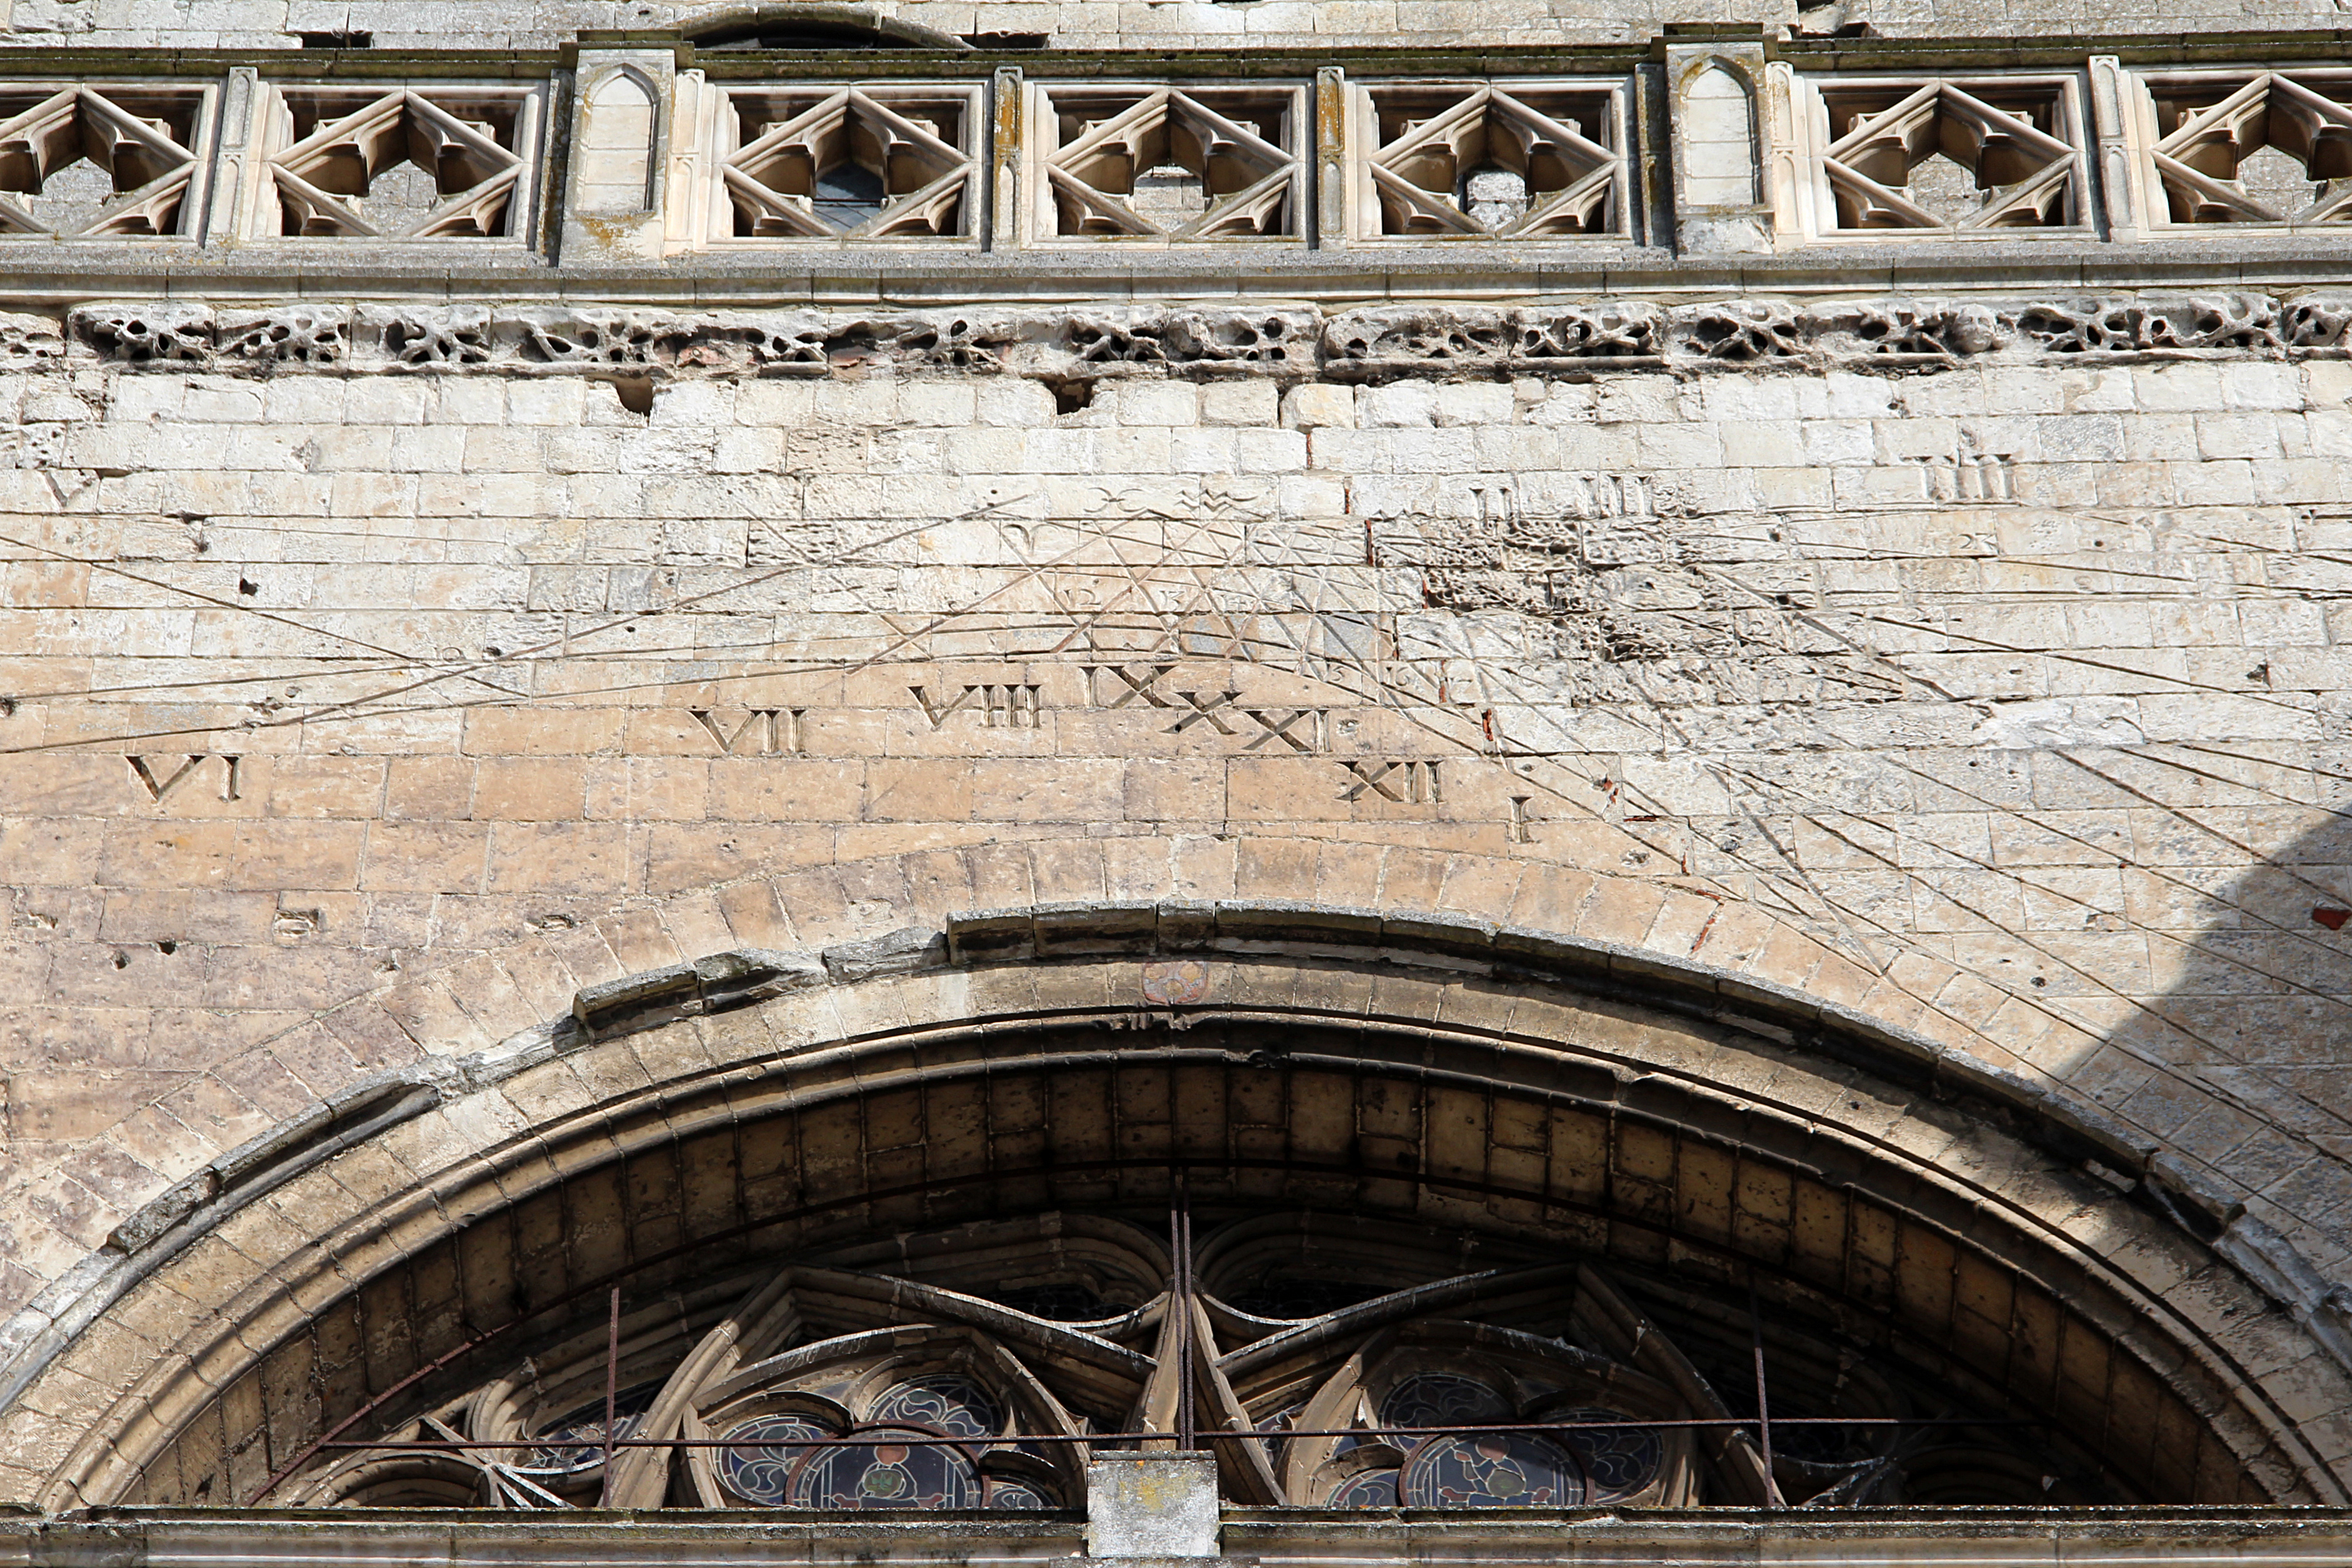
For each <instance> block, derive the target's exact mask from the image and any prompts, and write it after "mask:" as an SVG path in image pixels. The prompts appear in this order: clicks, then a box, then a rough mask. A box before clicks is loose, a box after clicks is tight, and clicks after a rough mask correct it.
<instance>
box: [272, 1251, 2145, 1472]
mask: <svg viewBox="0 0 2352 1568" xmlns="http://www.w3.org/2000/svg"><path fill="white" fill-rule="evenodd" d="M1193 1225H1197V1226H1198V1227H1199V1234H1198V1240H1197V1243H1194V1242H1192V1240H1191V1236H1192V1231H1191V1228H1190V1227H1191V1226H1193ZM1171 1229H1174V1227H1171ZM1176 1234H1177V1235H1178V1236H1179V1237H1184V1238H1185V1239H1184V1241H1183V1242H1182V1244H1181V1245H1178V1246H1171V1241H1170V1240H1169V1238H1168V1237H1167V1235H1166V1234H1164V1233H1161V1232H1159V1231H1157V1230H1156V1229H1154V1228H1153V1227H1150V1226H1149V1225H1148V1224H1146V1223H1142V1222H1140V1221H1139V1217H1138V1216H1134V1215H1128V1216H1124V1217H1122V1216H1114V1215H1086V1214H1076V1213H1054V1214H1046V1215H1037V1216H1033V1217H1030V1218H1025V1219H1017V1220H1006V1221H997V1222H990V1223H985V1224H978V1225H971V1226H962V1227H959V1228H956V1229H953V1230H949V1231H942V1232H937V1233H931V1234H926V1235H915V1236H911V1237H895V1238H892V1239H891V1240H888V1241H887V1242H880V1243H875V1244H871V1245H866V1246H859V1247H835V1248H832V1249H829V1250H826V1251H824V1252H823V1253H821V1254H813V1255H811V1256H808V1257H805V1258H796V1259H794V1260H793V1261H791V1262H789V1263H787V1264H784V1265H782V1266H781V1267H774V1268H770V1269H768V1270H766V1271H764V1272H755V1273H752V1274H749V1275H738V1276H734V1277H732V1278H730V1279H720V1280H716V1281H713V1282H711V1283H709V1284H708V1285H705V1286H703V1287H700V1288H698V1289H681V1290H674V1291H672V1292H671V1293H670V1294H669V1295H668V1296H667V1297H666V1298H665V1299H664V1300H662V1302H661V1303H660V1304H659V1305H657V1306H656V1307H651V1308H646V1309H641V1310H636V1311H633V1312H630V1313H628V1314H626V1315H625V1316H623V1317H621V1318H620V1319H619V1320H618V1331H617V1336H616V1337H615V1338H614V1339H611V1340H608V1337H607V1334H608V1331H607V1329H606V1327H605V1326H604V1325H603V1324H594V1325H589V1326H583V1327H582V1328H581V1329H579V1330H578V1331H575V1333H574V1335H573V1337H572V1338H570V1339H567V1340H561V1341H559V1342H553V1343H550V1344H547V1345H544V1346H542V1347H541V1348H540V1349H539V1351H538V1352H536V1353H534V1354H531V1355H530V1356H529V1358H528V1359H527V1360H524V1361H523V1362H521V1363H520V1364H518V1365H516V1366H514V1367H513V1368H512V1369H511V1370H510V1371H509V1373H507V1374H506V1375H504V1376H501V1377H499V1378H496V1379H493V1380H492V1381H490V1382H489V1383H488V1384H481V1385H479V1386H477V1387H473V1388H470V1389H463V1388H461V1389H456V1390H443V1391H441V1392H440V1393H438V1394H434V1395H432V1396H431V1398H432V1400H433V1403H431V1404H430V1405H429V1407H418V1408H413V1409H412V1410H411V1411H410V1412H408V1414H407V1415H406V1417H405V1418H404V1420H399V1421H395V1422H393V1423H392V1424H389V1425H383V1426H378V1427H377V1428H376V1429H375V1431H374V1433H373V1436H369V1437H368V1438H367V1440H366V1441H367V1443H368V1445H369V1446H367V1447H351V1448H346V1449H341V1450H335V1451H331V1452H327V1453H323V1454H321V1455H320V1457H319V1459H318V1461H317V1462H314V1463H313V1464H312V1466H311V1467H310V1468H309V1470H308V1471H307V1472H306V1473H305V1474H304V1475H302V1476H300V1477H298V1478H297V1479H296V1481H295V1483H294V1485H293V1486H292V1487H291V1489H289V1492H288V1493H286V1494H283V1495H285V1496H286V1499H287V1500H289V1501H292V1502H299V1503H306V1504H312V1505H318V1504H340V1505H341V1506H347V1507H371V1506H395V1505H400V1506H427V1505H430V1506H486V1507H499V1508H563V1507H579V1506H595V1505H598V1504H600V1503H602V1504H605V1505H609V1506H615V1507H633V1508H647V1507H658V1506H663V1505H665V1504H666V1505H667V1506H671V1507H685V1508H713V1509H743V1508H774V1509H787V1510H790V1509H852V1508H855V1509H885V1510H887V1509H901V1510H934V1511H935V1510H1051V1509H1064V1508H1075V1507H1078V1506H1081V1505H1082V1504H1083V1501H1084V1496H1085V1492H1084V1475H1083V1470H1084V1466H1085V1463H1086V1461H1087V1458H1088V1456H1089V1454H1090V1453H1091V1452H1093V1451H1094V1450H1096V1449H1097V1448H1106V1449H1118V1448H1129V1449H1131V1448H1137V1447H1145V1448H1150V1447H1174V1446H1177V1445H1180V1444H1182V1443H1186V1442H1190V1443H1191V1444H1192V1445H1193V1446H1196V1447H1203V1448H1206V1449H1208V1450H1209V1451H1210V1452H1211V1453H1213V1455H1214V1456H1215V1458H1216V1459H1217V1462H1218V1472H1219V1476H1220V1480H1221V1485H1222V1487H1223V1491H1224V1494H1225V1496H1226V1497H1227V1499H1228V1500H1231V1501H1234V1502H1236V1503H1240V1504H1245V1505H1255V1506H1268V1505H1278V1504H1289V1505H1298V1506H1306V1507H1311V1508H1329V1509H1386V1508H1398V1507H1404V1508H1418V1509H1507V1508H1556V1507H1573V1506H1582V1505H1592V1504H1622V1505H1628V1506H1689V1505H1696V1504H1703V1503H1730V1504H1742V1505H1753V1504H1757V1503H1761V1502H1765V1501H1768V1500H1770V1498H1772V1497H1773V1496H1775V1495H1778V1496H1780V1497H1781V1498H1783V1499H1784V1500H1790V1501H1802V1500H1811V1501H1812V1502H1814V1503H1817V1504H1821V1505H1823V1506H1829V1505H1839V1504H1860V1503H1869V1502H1900V1501H1905V1500H1911V1501H1921V1502H1925V1501H1977V1502H1983V1501H1995V1502H1999V1501H2016V1502H2040V1501H2043V1500H2060V1501H2067V1500H2101V1499H2102V1498H2103V1497H2104V1494H2103V1493H2102V1492H2101V1491H2099V1489H2097V1486H2096V1483H2095V1480H2091V1479H2087V1477H2088V1474H2089V1472H2090V1467H2088V1466H2086V1465H2085V1464H2084V1462H2083V1461H2082V1460H2080V1459H2079V1458H2068V1457H2066V1456H2065V1455H2063V1454H2061V1453H2059V1452H2057V1451H2055V1450H2053V1449H2052V1448H2051V1447H2050V1446H2049V1445H2046V1444H2043V1443H2042V1442H2041V1441H2040V1440H2039V1439H2038V1438H2036V1439H2034V1440H2030V1441H2029V1440H2023V1439H2021V1438H2020V1436H2018V1428H2016V1427H2015V1426H2004V1425H2003V1424H2002V1423H2001V1422H2000V1419H1999V1418H1997V1417H1992V1416H1985V1417H1984V1419H1985V1420H1986V1422H1987V1424H1986V1425H1984V1426H1974V1425H1969V1420H1970V1417H1971V1413H1970V1412H1969V1410H1968V1408H1967V1407H1966V1405H1965V1403H1964V1401H1963V1400H1961V1399H1960V1398H1959V1397H1958V1396H1957V1395H1956V1394H1955V1393H1954V1392H1953V1391H1952V1390H1950V1389H1948V1388H1939V1387H1934V1386H1929V1385H1928V1384H1927V1382H1926V1380H1924V1379H1922V1378H1920V1377H1918V1376H1917V1375H1916V1373H1910V1372H1907V1371H1906V1370H1905V1369H1904V1368H1903V1367H1902V1365H1901V1364H1900V1363H1899V1361H1895V1362H1888V1363H1882V1362H1881V1360H1880V1359H1879V1355H1880V1352H1872V1351H1870V1350H1868V1349H1866V1348H1864V1347H1863V1346H1861V1345H1859V1344H1856V1343H1852V1342H1841V1340H1840V1339H1839V1337H1838V1335H1837V1334H1836V1332H1835V1331H1833V1330H1832V1328H1831V1327H1830V1326H1829V1325H1826V1324H1823V1325H1819V1326H1807V1325H1803V1324H1799V1323H1791V1322H1785V1321H1782V1322H1773V1323H1770V1324H1769V1325H1768V1324H1767V1323H1766V1322H1765V1321H1764V1320H1763V1319H1762V1318H1760V1317H1759V1316H1758V1315H1756V1314H1755V1313H1754V1311H1753V1309H1752V1305H1751V1304H1750V1303H1749V1302H1748V1300H1742V1299H1741V1298H1740V1297H1739V1296H1738V1295H1737V1294H1734V1293H1729V1292H1723V1291H1713V1292H1711V1291H1708V1290H1705V1289H1695V1288H1693V1287H1692V1286H1690V1285H1689V1284H1687V1283H1685V1284H1681V1285H1677V1284H1676V1283H1675V1281H1674V1280H1673V1279H1671V1278H1669V1277H1664V1276H1659V1277H1654V1278H1653V1277H1649V1276H1645V1275H1636V1274H1633V1273H1627V1272H1621V1271H1620V1270H1618V1269H1616V1268H1603V1267H1601V1266H1599V1265H1597V1264H1595V1263H1591V1262H1584V1261H1575V1260H1562V1259H1560V1258H1559V1257H1558V1255H1557V1254H1556V1253H1551V1254H1546V1253H1544V1252H1542V1251H1540V1250H1538V1249H1537V1248H1534V1247H1518V1246H1515V1245H1513V1244H1508V1243H1502V1242H1497V1241H1492V1240H1481V1239H1477V1238H1474V1237H1465V1236H1464V1235H1462V1234H1460V1233H1447V1232H1444V1231H1441V1230H1432V1229H1422V1228H1418V1227H1414V1226H1402V1225H1395V1224H1388V1223H1381V1222H1374V1221H1369V1220H1361V1219H1356V1218H1352V1217H1344V1216H1334V1215H1321V1214H1314V1213H1300V1212H1297V1211H1283V1212H1278V1213H1272V1214H1256V1215H1248V1214H1238V1215H1223V1216H1218V1215H1201V1216H1198V1218H1197V1219H1194V1218H1190V1217H1188V1219H1187V1221H1186V1228H1185V1229H1182V1230H1178V1231H1176ZM1759 1341H1760V1342H1765V1343H1767V1344H1768V1345H1769V1355H1768V1358H1767V1359H1768V1361H1769V1369H1770V1373H1771V1376H1772V1378H1773V1379H1774V1380H1775V1387H1774V1392H1773V1394H1772V1395H1771V1398H1772V1401H1773V1403H1772V1406H1771V1408H1772V1410H1773V1412H1774V1414H1775V1415H1776V1416H1777V1418H1778V1419H1780V1421H1781V1422H1783V1423H1788V1422H1791V1421H1793V1422H1794V1425H1785V1424H1784V1425H1782V1426H1779V1427H1777V1428H1776V1432H1777V1436H1776V1440H1775V1452H1774V1453H1773V1455H1772V1459H1771V1463H1770V1468H1769V1473H1768V1469H1767V1464H1766V1458H1765V1450H1764V1447H1763V1444H1762V1441H1761V1439H1762V1437H1763V1427H1762V1426H1761V1424H1760V1423H1759V1422H1757V1421H1755V1420H1753V1419H1752V1417H1754V1415H1755V1414H1756V1411H1757V1409H1758V1405H1757V1390H1756V1383H1755V1370H1754V1369H1755V1359H1754V1356H1755V1351H1754V1346H1755V1345H1756V1343H1758V1342H1759ZM608 1395H609V1397H610V1399H611V1405H612V1409H613V1410H614V1415H615V1419H614V1422H613V1423H612V1425H611V1428H610V1430H611V1433H612V1437H613V1440H614V1443H615V1444H616V1445H617V1446H616V1447H614V1449H613V1455H614V1457H613V1458H612V1461H611V1465H610V1473H609V1474H607V1466H606V1458H605V1453H606V1450H605V1442H606V1432H607V1423H606V1419H605V1410H606V1400H607V1397H608ZM1921 1416H1926V1417H1930V1418H1932V1419H1930V1420H1929V1421H1927V1422H1925V1423H1921V1424H1917V1425H1908V1426H1906V1425H1904V1424H1903V1423H1905V1422H1906V1421H1907V1420H1909V1419H1910V1418H1914V1417H1921ZM1707 1423H1713V1425H1707ZM1874 1423H1876V1424H1875V1425H1874ZM632 1445H641V1446H632ZM1776 1488H1777V1493H1776V1491H1775V1489H1776Z"/></svg>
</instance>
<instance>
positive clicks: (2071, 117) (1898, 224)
mask: <svg viewBox="0 0 2352 1568" xmlns="http://www.w3.org/2000/svg"><path fill="white" fill-rule="evenodd" d="M1799 82H1800V88H1799V94H1800V99H1801V104H1802V109H1801V113H1800V115H1799V119H1800V121H1801V124H1802V125H1803V127H1804V128H1805V130H1806V132H1807V133H1808V134H1809V135H1810V137H1811V140H1812V141H1813V143H1814V145H1815V148H1816V149H1817V151H1816V152H1815V153H1814V154H1813V156H1812V158H1811V164H1812V168H1813V171H1814V173H1813V185H1812V190H1811V205H1812V209H1813V214H1814V217H1813V227H1814V228H1815V230H1816V231H1817V232H1819V233H1821V234H1823V235H1837V234H1862V233H1870V234H1874V235H1878V236H1881V237H1884V236H1885V235H1886V234H1889V233H1902V232H1906V231H1915V232H1916V231H1927V232H1932V233H1936V234H1940V235H1944V236H1951V235H1958V234H1977V233H1998V234H1999V235H2000V236H2002V237H2014V231H2015V230H2018V229H2073V230H2078V231H2079V230H2081V229H2082V228H2084V226H2086V225H2087V224H2088V223H2089V221H2090V219H2089V206H2088V202H2089V195H2088V187H2087V180H2088V176H2087V174H2086V168H2087V160H2086V159H2085V158H2084V154H2083V151H2082V150H2083V147H2084V134H2083V126H2082V111H2081V107H2080V101H2079V94H2078V91H2077V87H2076V83H2075V81H2074V79H2073V78H2072V77H2061V76H2050V77H2000V78H1972V79H1955V78H1948V77H1929V78H1882V77H1864V78H1851V79H1847V78H1836V77H1807V78H1801V79H1799Z"/></svg>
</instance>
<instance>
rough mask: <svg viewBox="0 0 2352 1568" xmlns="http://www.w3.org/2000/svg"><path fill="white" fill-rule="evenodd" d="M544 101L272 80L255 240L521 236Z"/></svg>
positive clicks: (266, 100) (527, 92)
mask: <svg viewBox="0 0 2352 1568" xmlns="http://www.w3.org/2000/svg"><path fill="white" fill-rule="evenodd" d="M545 99H546V94H545V91H544V89H539V88H504V87H480V88H464V87H454V86H440V85H427V86H410V87H394V88H391V89H378V88H345V87H321V86H308V85H299V84H264V85H263V86H262V88H261V89H260V91H259V94H258V100H257V104H256V108H255V121H254V123H255V126H256V135H257V140H258V147H257V154H258V162H259V164H260V167H261V170H262V178H261V179H260V180H258V181H257V182H256V185H255V189H254V192H253V197H252V205H251V208H250V211H249V213H248V216H247V233H249V234H251V235H255V236H282V237H298V238H314V239H316V238H341V239H354V238H365V239H488V238H499V237H507V238H512V237H521V236H522V235H524V234H525V233H526V232H527V230H528V228H529V214H530V210H531V207H532V203H533V200H534V186H535V181H536V178H537V174H538V170H539V142H540V125H541V116H542V114H543V111H544V107H545Z"/></svg>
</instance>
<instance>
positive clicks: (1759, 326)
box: [0, 290, 2352, 381]
mask: <svg viewBox="0 0 2352 1568" xmlns="http://www.w3.org/2000/svg"><path fill="white" fill-rule="evenodd" d="M2347 352H2352V294H2347V293H2342V292H2314V293H2311V294H2307V295H2302V296H2286V297H2281V296H2277V295H2272V294H2264V293H2259V292H2231V291H2226V290H2215V291H2200V292H2183V293H2142V294H2110V295H2092V294H2083V293H2076V292H2070V291H2065V290H2052V291H2050V292H2047V293H2041V294H2032V295H2022V296H2012V297H2011V298H2009V299H2007V300H1974V299H1955V298H1928V297H1908V296H1899V297H1892V298H1888V297H1868V298H1847V299H1830V300H1817V301H1815V302H1812V303H1802V302H1799V301H1793V300H1782V299H1773V298H1755V297H1749V298H1740V299H1731V300H1712V301H1706V302H1702V303H1697V304H1666V303H1660V302H1657V301H1654V300H1639V299H1616V300H1553V301H1550V302H1531V303H1527V304H1517V305H1507V306H1505V305H1494V306H1480V305H1468V304H1459V303H1455V304H1423V305H1413V304H1402V305H1382V306H1372V307H1364V308H1359V309H1354V310H1332V309H1328V308H1318V307H1316V306H1314V305H1311V304H1303V303H1297V302H1287V303H1284V302H1275V301H1266V302H1252V303H1247V304H1238V303H1219V302H1211V301H1202V302H1195V303H1190V304H1165V303H1161V304H1148V305H1129V304H1125V303H1118V302H1110V303H1098V304H1091V305H1082V306H1052V305H1013V304H1006V305H1001V306H984V307H982V308H979V309H971V308H962V309H915V308H905V307H900V308H891V307H888V306H885V307H883V308H880V309H876V310H815V309H806V310H707V311H692V310H668V309H664V308H660V307H650V308H648V307H635V306H627V305H617V304H589V303H578V304H572V303H551V302H545V301H543V300H542V301H537V302H513V301H499V302H495V303H470V302H469V303H458V304H439V305H419V304H407V303H391V302H386V303H362V304H357V305H353V304H349V303H343V302H329V301H317V302H299V303H278V304H268V305H261V306H251V305H241V304H237V303H234V302H230V301H219V302H209V303H208V302H203V301H195V300H177V299H167V300H125V301H111V302H102V303H94V304H89V305H81V306H77V307H75V308H73V309H72V310H70V311H68V312H67V313H66V314H65V315H64V316H63V317H62V318H60V317H58V316H50V315H15V316H6V317H0V363H11V364H16V365H27V364H37V363H58V362H72V361H80V362H83V363H104V364H113V365H121V366H126V367H130V368H134V369H155V370H182V371H212V372H228V373H232V374H278V373H282V372H288V371H310V372H326V373H334V372H341V371H375V372H393V373H398V372H434V373H450V372H459V371H468V370H482V371H488V372H495V373H506V374H525V375H533V374H593V375H601V376H605V377H615V376H618V377H629V378H667V377H673V376H700V375H754V376H822V375H831V374H845V373H846V374H859V373H863V372H865V371H868V370H872V369H875V368H877V367H884V366H887V367H890V368H894V369H898V370H902V371H911V372H922V371H953V372H957V373H962V374H971V373H982V374H988V373H998V372H1003V373H1009V374H1027V375H1033V376H1040V377H1045V378H1048V379H1053V378H1067V377H1076V378H1080V379H1084V378H1090V377H1096V376H1102V375H1118V374H1193V375H1201V374H1208V375H1224V374H1244V375H1263V376H1273V377H1276V378H1281V379H1287V380H1302V379H1312V378H1321V379H1328V380H1340V381H1387V380H1392V379H1397V378H1402V377H1422V376H1439V377H1477V378H1491V377H1494V376H1498V375H1562V374H1568V375H1575V374H1591V373H1593V372H1596V371H1601V370H1610V369H1636V368H1674V369H1681V370H1696V369H1700V368H1704V367H1707V366H1738V367H1742V368H1746V369H1769V368H1781V369H1788V370H1802V369H1820V368H1824V367H1827V366H1831V365H1838V366H1843V367H1845V368H1848V369H1873V368H1874V369H1880V370H1889V371H1904V372H1924V371H1935V370H1939V369H1947V368H1954V367H1957V366H1959V365H1961V364H1964V363H1975V362H1988V363H1990V362H2000V363H2020V362H2033V361H2039V362H2042V363H2085V362H2097V363H2113V362H2116V361H2118V360H2130V359H2145V358H2210V357H2259V358H2273V359H2275V358H2285V357H2298V356H2311V355H2319V356H2325V357H2340V356H2342V355H2343V354H2345V353H2347Z"/></svg>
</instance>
